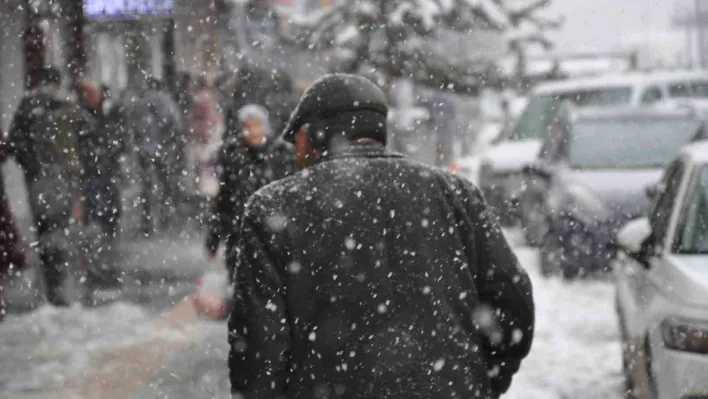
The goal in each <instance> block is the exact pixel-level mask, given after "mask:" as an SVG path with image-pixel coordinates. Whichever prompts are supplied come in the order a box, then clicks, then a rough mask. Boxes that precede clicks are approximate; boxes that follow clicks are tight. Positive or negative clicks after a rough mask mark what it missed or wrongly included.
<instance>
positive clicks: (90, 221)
mask: <svg viewBox="0 0 708 399" xmlns="http://www.w3.org/2000/svg"><path fill="white" fill-rule="evenodd" d="M76 90H77V95H78V98H79V104H80V105H81V106H82V108H83V109H84V110H85V111H86V118H87V121H88V123H87V129H86V131H84V132H83V133H84V134H83V135H82V137H81V142H80V143H81V145H82V146H84V147H85V149H84V150H82V152H83V153H86V154H88V159H87V160H86V161H85V162H83V165H84V176H85V177H84V186H83V195H84V200H83V204H84V206H85V209H84V212H83V214H82V217H83V219H82V220H81V222H82V224H83V229H82V230H83V231H82V236H81V239H80V240H79V241H80V243H81V244H82V251H81V256H82V259H84V260H86V261H87V267H86V273H87V278H88V282H89V283H90V284H92V285H94V286H101V287H104V288H105V287H115V286H117V285H119V283H120V272H119V270H118V269H117V268H116V265H115V264H116V262H117V260H118V258H117V249H118V248H117V246H118V234H119V231H120V217H121V214H122V204H121V195H120V188H119V185H118V181H119V179H120V177H119V173H120V155H121V154H122V153H123V152H124V151H125V149H126V137H125V135H124V134H123V132H124V130H123V116H122V113H121V111H120V109H119V108H118V107H116V106H113V105H112V104H111V100H110V91H109V90H108V89H107V88H105V87H101V86H99V85H97V84H95V83H94V82H92V81H90V80H88V79H84V80H82V81H80V82H79V83H78V85H77V87H76Z"/></svg>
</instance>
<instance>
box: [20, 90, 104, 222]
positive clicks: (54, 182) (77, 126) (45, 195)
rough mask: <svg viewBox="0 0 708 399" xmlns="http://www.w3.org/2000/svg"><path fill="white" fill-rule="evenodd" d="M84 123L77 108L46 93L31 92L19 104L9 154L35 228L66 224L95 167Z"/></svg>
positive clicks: (89, 128)
mask: <svg viewBox="0 0 708 399" xmlns="http://www.w3.org/2000/svg"><path fill="white" fill-rule="evenodd" d="M57 117H58V119H56V118H57ZM55 119H56V120H55ZM89 119H90V118H88V117H87V114H86V113H85V112H84V111H83V110H82V109H80V108H79V107H78V106H76V105H74V104H72V103H69V102H67V101H63V100H59V99H57V98H55V97H54V96H52V95H51V94H49V93H43V92H36V93H33V94H31V95H29V96H27V97H25V98H24V99H23V100H22V101H21V102H20V105H19V107H18V110H17V112H16V114H15V117H14V119H13V122H12V126H11V129H10V134H9V136H8V149H9V153H10V155H12V156H14V157H15V159H16V160H17V162H18V164H19V165H20V167H21V168H22V170H23V172H24V174H25V181H26V183H27V188H28V194H29V205H30V208H31V210H32V213H33V216H34V218H35V221H36V222H37V223H40V222H41V223H44V224H47V223H50V224H56V225H59V226H61V225H64V224H65V223H67V222H68V220H69V217H70V216H71V211H72V209H73V207H74V205H75V204H76V203H77V201H78V200H79V197H80V196H81V190H82V188H83V187H84V186H85V184H86V176H87V175H88V173H87V172H88V171H89V169H90V168H91V166H92V163H93V162H95V157H93V156H92V155H91V145H90V143H89V142H88V141H87V138H88V137H89V136H88V135H87V133H88V132H90V130H91V127H90V121H89ZM50 147H51V148H50Z"/></svg>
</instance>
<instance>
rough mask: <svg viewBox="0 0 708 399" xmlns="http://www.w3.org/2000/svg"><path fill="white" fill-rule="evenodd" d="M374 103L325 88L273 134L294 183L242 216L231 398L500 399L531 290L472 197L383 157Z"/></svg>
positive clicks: (527, 326)
mask: <svg viewBox="0 0 708 399" xmlns="http://www.w3.org/2000/svg"><path fill="white" fill-rule="evenodd" d="M386 113H387V105H386V101H385V98H384V95H383V93H382V92H381V91H380V90H379V89H378V88H377V87H376V86H374V85H373V84H372V83H371V82H369V81H368V80H366V79H364V78H361V77H357V76H353V75H339V74H335V75H328V76H326V77H324V78H322V79H321V80H319V81H317V82H315V83H314V84H313V85H312V86H311V87H310V88H309V89H308V90H307V91H306V92H305V93H304V95H303V97H302V99H301V101H300V104H299V106H298V108H297V109H296V111H295V113H294V114H293V116H292V117H291V120H290V122H289V124H288V126H287V128H286V130H285V132H284V134H285V138H286V139H287V140H289V141H291V142H295V143H296V146H297V157H298V159H299V160H300V162H299V164H300V165H301V166H303V167H306V168H305V169H304V170H302V171H300V172H299V173H296V174H294V175H292V176H290V177H288V178H285V179H283V180H280V181H278V182H275V183H272V184H270V185H268V186H266V187H264V188H262V189H260V190H259V191H257V192H256V193H255V194H254V195H253V196H252V197H251V198H250V199H249V201H248V203H247V205H246V209H245V212H244V217H243V221H242V228H241V233H240V234H239V238H240V243H239V246H238V250H237V251H233V253H232V254H231V255H230V256H232V257H235V258H236V264H237V269H236V289H235V294H234V300H235V301H236V300H237V301H239V302H240V306H236V307H235V308H234V309H233V311H232V313H231V317H230V319H229V343H230V353H229V370H230V380H231V390H232V393H233V395H234V396H235V397H242V398H313V397H314V398H359V399H369V398H370V399H383V398H400V399H410V398H426V399H435V398H465V399H469V398H483V399H489V398H498V397H499V396H500V395H501V394H502V393H503V392H505V391H506V390H507V389H508V388H509V385H510V384H511V380H512V376H513V375H514V373H515V372H516V371H517V370H518V368H519V366H520V363H521V361H522V359H523V358H524V357H525V356H526V355H527V354H528V352H529V349H530V346H531V342H532V338H533V332H534V304H533V300H532V293H531V283H530V281H529V278H528V276H527V274H526V273H525V272H524V270H523V269H522V268H521V267H520V266H519V263H518V261H517V259H516V256H515V255H514V253H513V252H512V250H511V248H510V247H509V245H508V244H507V241H506V239H505V238H504V235H503V234H502V231H501V230H500V228H499V225H498V224H497V222H496V221H495V220H496V218H495V217H494V215H492V211H491V210H490V208H489V207H488V206H487V204H486V203H485V201H484V199H483V197H482V194H481V193H480V190H479V189H478V188H477V187H475V186H474V185H473V184H472V183H470V182H469V181H467V180H465V179H464V178H462V177H459V176H456V175H453V174H450V173H447V172H445V171H443V170H440V169H436V168H434V167H431V166H426V165H423V164H420V163H416V162H413V161H409V160H407V159H405V158H404V157H402V156H401V155H398V154H395V153H390V152H388V151H387V150H386V148H385V144H386V141H387V134H386Z"/></svg>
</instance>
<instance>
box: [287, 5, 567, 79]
mask: <svg viewBox="0 0 708 399" xmlns="http://www.w3.org/2000/svg"><path fill="white" fill-rule="evenodd" d="M508 3H512V2H511V1H508ZM513 3H514V4H513V5H512V4H507V0H358V1H344V0H342V1H337V2H335V3H334V4H333V5H332V6H330V7H328V8H324V9H321V10H318V11H317V12H314V13H310V14H308V15H289V16H288V18H289V23H288V24H285V25H286V26H287V29H286V30H284V31H283V32H282V34H283V38H284V39H285V40H288V41H291V42H294V43H297V44H298V45H300V46H301V47H305V48H308V49H310V50H331V51H332V53H333V58H334V60H335V61H334V63H333V64H334V65H333V69H337V70H343V71H349V72H353V71H357V70H360V69H361V68H363V67H372V68H374V69H376V70H379V71H382V72H383V73H384V74H385V75H386V76H388V77H396V76H413V75H416V76H417V77H421V76H422V77H424V76H426V75H430V74H429V73H427V72H426V68H428V67H430V66H431V65H432V66H434V68H433V69H434V70H435V73H436V74H440V73H441V72H443V73H444V74H443V76H444V75H448V76H444V77H442V78H441V77H439V76H438V77H436V81H443V82H444V81H448V82H450V83H453V84H454V83H457V82H461V81H467V82H469V81H470V77H469V76H463V75H464V72H460V71H463V70H469V69H470V68H461V67H459V65H458V66H455V64H459V63H460V61H461V60H463V59H464V60H465V63H468V64H469V63H478V64H482V65H479V66H477V67H475V68H472V69H475V70H482V69H483V70H487V71H488V70H490V68H489V65H490V64H493V63H494V61H495V60H494V59H489V58H488V57H487V58H484V59H479V58H478V59H474V58H475V57H474V56H472V55H470V56H467V54H460V52H464V49H460V48H450V47H451V46H452V44H451V43H449V41H448V40H446V39H445V37H446V36H445V33H449V32H456V34H462V35H466V36H474V35H477V34H479V33H480V32H497V33H498V36H499V37H503V38H505V40H506V45H502V46H501V48H499V51H498V53H499V54H498V55H499V56H501V55H503V54H502V53H503V52H506V51H508V50H512V51H515V52H516V51H517V49H519V48H522V47H526V46H527V45H529V44H536V43H541V44H543V47H544V48H549V47H550V44H551V43H550V41H549V40H548V39H547V38H546V36H545V32H546V30H548V29H550V28H553V27H554V26H555V24H556V21H551V20H548V19H545V18H544V17H541V16H539V15H538V12H539V11H540V10H542V9H543V8H545V7H546V6H547V5H548V3H549V0H531V2H530V3H528V4H521V5H519V4H518V3H519V2H518V1H515V2H513ZM447 64H449V65H450V66H451V67H449V68H446V67H444V66H445V65H447ZM446 71H447V73H445V72H446ZM460 73H462V75H460Z"/></svg>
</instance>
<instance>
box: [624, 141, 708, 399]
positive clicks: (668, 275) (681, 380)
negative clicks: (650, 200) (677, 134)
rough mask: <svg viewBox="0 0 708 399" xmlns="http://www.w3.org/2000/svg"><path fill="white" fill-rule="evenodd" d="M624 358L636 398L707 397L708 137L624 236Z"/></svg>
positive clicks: (682, 160)
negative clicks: (707, 140) (707, 141)
mask: <svg viewBox="0 0 708 399" xmlns="http://www.w3.org/2000/svg"><path fill="white" fill-rule="evenodd" d="M616 242H617V247H618V250H617V256H616V258H615V261H614V265H613V268H614V270H615V277H616V278H615V282H616V283H615V284H616V288H617V291H616V294H617V301H616V302H617V315H618V317H619V325H620V331H621V335H622V344H623V345H622V358H623V365H624V373H625V377H626V384H627V389H628V391H631V392H632V393H633V394H634V395H633V396H634V397H636V398H652V399H669V398H671V399H674V398H708V377H707V376H708V143H706V142H703V143H697V144H692V145H689V146H688V147H686V148H685V149H684V150H683V151H682V152H681V153H680V155H679V156H678V158H677V159H676V160H675V161H674V162H673V163H671V164H670V166H668V168H667V170H666V172H665V173H664V177H663V179H662V182H661V184H660V185H659V192H658V194H657V198H656V200H655V201H654V205H653V209H652V211H651V212H650V213H649V216H648V217H644V218H640V219H637V220H633V221H631V222H629V223H628V224H627V225H626V226H625V227H624V228H623V229H622V230H620V232H619V233H618V234H617V238H616Z"/></svg>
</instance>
